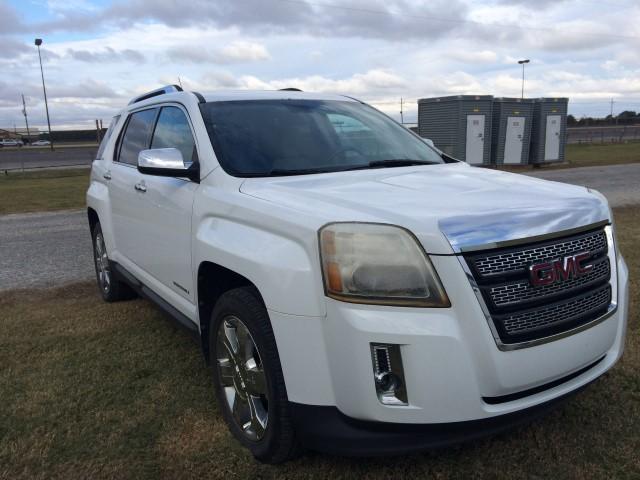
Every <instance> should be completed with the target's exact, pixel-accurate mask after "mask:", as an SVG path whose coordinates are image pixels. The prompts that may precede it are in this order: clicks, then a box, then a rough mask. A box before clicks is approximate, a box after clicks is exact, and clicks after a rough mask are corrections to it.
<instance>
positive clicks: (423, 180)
mask: <svg viewBox="0 0 640 480" xmlns="http://www.w3.org/2000/svg"><path fill="white" fill-rule="evenodd" d="M240 190H241V192H243V193H245V194H247V195H252V196H254V197H257V198H261V199H263V200H266V201H269V202H272V203H276V204H280V205H283V206H286V207H289V208H292V209H295V210H297V211H299V212H300V213H301V214H304V215H308V216H311V217H316V218H318V221H319V222H320V223H319V226H320V225H322V224H324V223H328V222H341V221H360V222H380V223H389V224H394V225H399V226H402V227H405V228H407V229H409V230H410V231H411V232H413V233H414V234H415V235H416V236H417V237H418V239H420V241H421V242H422V243H423V246H424V248H425V250H426V251H427V252H428V253H432V254H451V253H457V252H461V251H465V250H472V249H477V248H483V247H490V246H491V245H492V244H496V243H498V242H505V241H514V240H519V239H526V238H530V237H535V236H540V235H547V234H550V233H555V232H560V231H564V230H572V229H576V228H580V227H584V226H586V225H590V224H593V223H597V222H601V221H606V220H609V207H608V205H607V203H606V201H605V200H603V197H602V196H601V195H600V194H597V193H593V192H590V191H589V190H587V189H586V188H585V187H578V186H574V185H568V184H564V183H558V182H550V181H547V180H541V179H536V178H531V177H527V176H524V175H519V174H513V173H507V172H500V171H496V170H488V169H484V168H475V167H470V166H469V165H466V164H462V163H459V164H448V165H429V166H419V167H401V168H387V169H374V170H357V171H351V172H337V173H330V174H318V175H303V176H296V177H272V178H260V179H248V180H246V181H245V182H244V183H243V184H242V186H241V188H240Z"/></svg>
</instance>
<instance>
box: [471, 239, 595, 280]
mask: <svg viewBox="0 0 640 480" xmlns="http://www.w3.org/2000/svg"><path fill="white" fill-rule="evenodd" d="M606 248H607V239H606V236H605V233H604V231H603V230H599V231H596V232H592V233H590V234H587V235H585V236H582V237H579V238H575V239H569V240H567V241H562V242H559V243H553V244H551V245H544V246H540V247H533V248H527V249H523V250H517V251H513V252H507V253H499V254H496V255H490V256H487V257H485V258H483V259H482V260H473V263H474V267H475V269H476V270H477V272H478V273H479V274H480V275H482V276H483V277H485V276H489V275H503V274H505V273H511V272H517V271H519V270H522V269H524V268H526V267H527V266H528V265H530V264H531V263H534V262H535V263H537V262H544V261H547V260H553V259H555V258H559V257H562V256H564V255H567V254H570V253H578V252H593V253H594V254H595V253H601V252H603V251H605V250H606Z"/></svg>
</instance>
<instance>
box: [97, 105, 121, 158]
mask: <svg viewBox="0 0 640 480" xmlns="http://www.w3.org/2000/svg"><path fill="white" fill-rule="evenodd" d="M118 120H120V115H116V116H115V117H113V118H112V119H111V123H110V124H109V128H107V131H106V132H105V134H104V137H103V138H102V141H101V142H100V146H99V147H98V153H96V158H97V159H99V160H102V157H103V155H104V149H105V147H106V146H107V143H109V139H110V138H111V135H112V134H113V130H114V129H115V128H116V125H117V124H118Z"/></svg>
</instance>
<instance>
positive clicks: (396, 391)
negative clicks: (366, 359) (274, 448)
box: [371, 343, 408, 405]
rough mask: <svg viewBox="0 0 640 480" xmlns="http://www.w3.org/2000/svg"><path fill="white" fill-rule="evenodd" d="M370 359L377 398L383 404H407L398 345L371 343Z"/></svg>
mask: <svg viewBox="0 0 640 480" xmlns="http://www.w3.org/2000/svg"><path fill="white" fill-rule="evenodd" d="M371 361H372V363H373V379H374V382H375V386H376V393H377V394H378V400H380V402H381V403H383V404H385V405H407V404H408V402H407V389H406V386H405V383H404V369H403V368H402V356H401V355H400V345H392V344H382V343H372V344H371Z"/></svg>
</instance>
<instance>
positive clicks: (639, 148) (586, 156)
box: [565, 142, 640, 167]
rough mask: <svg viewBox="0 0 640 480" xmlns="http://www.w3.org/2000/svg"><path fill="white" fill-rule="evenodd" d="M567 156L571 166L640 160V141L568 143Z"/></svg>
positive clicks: (613, 163)
mask: <svg viewBox="0 0 640 480" xmlns="http://www.w3.org/2000/svg"><path fill="white" fill-rule="evenodd" d="M565 157H566V160H567V162H568V163H569V166H571V167H589V166H596V165H616V164H621V163H636V162H640V142H633V143H609V144H606V143H605V144H603V145H601V144H597V143H596V144H593V145H586V144H582V145H578V144H572V145H567V149H566V152H565Z"/></svg>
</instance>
